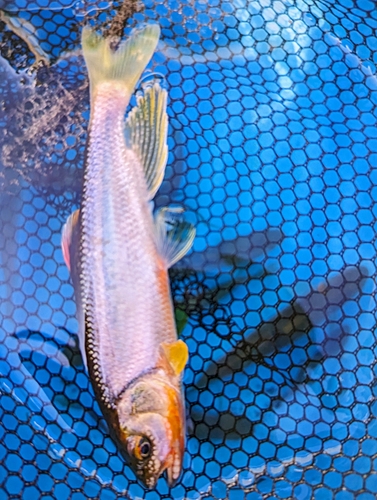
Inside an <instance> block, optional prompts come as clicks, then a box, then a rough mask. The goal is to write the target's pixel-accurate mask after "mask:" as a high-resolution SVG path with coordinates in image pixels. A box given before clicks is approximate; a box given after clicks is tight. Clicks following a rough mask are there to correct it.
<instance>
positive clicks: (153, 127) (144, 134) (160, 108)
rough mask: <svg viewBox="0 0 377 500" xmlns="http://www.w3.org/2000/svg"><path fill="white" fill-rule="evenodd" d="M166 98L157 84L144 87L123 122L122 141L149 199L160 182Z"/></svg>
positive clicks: (164, 154)
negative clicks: (131, 153)
mask: <svg viewBox="0 0 377 500" xmlns="http://www.w3.org/2000/svg"><path fill="white" fill-rule="evenodd" d="M166 99H167V93H166V90H164V89H162V88H161V87H160V85H159V84H158V83H155V84H154V85H153V86H151V87H148V88H146V89H145V91H144V94H143V95H141V96H138V97H137V106H135V107H134V108H133V109H132V110H131V112H130V114H129V115H128V117H127V120H126V125H125V138H126V142H127V145H128V147H129V148H131V149H132V150H133V151H134V152H135V153H136V154H137V156H138V157H139V160H140V162H141V164H142V166H143V168H144V174H145V178H146V181H147V185H148V191H149V199H150V200H151V199H152V198H153V197H154V195H155V194H156V192H157V190H158V188H159V187H160V185H161V182H162V179H163V178H164V174H165V166H166V161H167V158H168V146H167V143H166V141H167V132H168V115H167V113H166Z"/></svg>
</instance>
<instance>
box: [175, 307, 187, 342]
mask: <svg viewBox="0 0 377 500" xmlns="http://www.w3.org/2000/svg"><path fill="white" fill-rule="evenodd" d="M187 321H188V315H187V314H186V312H185V311H182V309H176V310H175V323H176V325H177V333H178V337H180V336H181V333H182V332H183V329H184V327H185V326H186V325H187Z"/></svg>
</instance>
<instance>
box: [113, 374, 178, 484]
mask: <svg viewBox="0 0 377 500" xmlns="http://www.w3.org/2000/svg"><path fill="white" fill-rule="evenodd" d="M162 374H163V373H162ZM162 374H160V373H150V374H146V375H144V376H143V377H142V378H141V379H140V380H139V381H136V382H135V383H134V384H132V386H131V387H130V388H129V389H127V390H126V391H125V393H124V394H123V396H122V397H121V398H120V400H119V402H118V404H117V416H118V424H119V426H118V432H117V434H118V438H119V441H120V442H121V449H122V451H123V453H124V455H125V457H126V459H127V461H128V462H129V464H130V466H131V467H132V469H133V470H134V472H135V474H136V476H137V477H138V479H139V480H140V481H141V482H142V483H144V484H145V486H147V487H148V488H153V487H154V486H155V485H156V483H157V480H158V478H159V477H160V476H161V474H162V473H163V472H164V471H166V472H167V480H168V484H169V486H173V485H174V484H175V482H176V481H177V480H178V478H179V476H180V473H181V469H182V460H183V453H184V448H185V434H186V427H185V426H186V423H185V420H186V419H185V406H184V398H183V396H182V392H181V389H180V384H179V383H177V384H174V380H173V381H172V380H169V379H168V378H167V377H166V374H163V376H161V375H162Z"/></svg>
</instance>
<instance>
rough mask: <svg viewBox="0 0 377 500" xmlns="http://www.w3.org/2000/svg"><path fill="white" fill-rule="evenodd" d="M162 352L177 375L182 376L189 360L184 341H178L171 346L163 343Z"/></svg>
mask: <svg viewBox="0 0 377 500" xmlns="http://www.w3.org/2000/svg"><path fill="white" fill-rule="evenodd" d="M161 347H162V350H163V352H164V354H165V356H166V358H167V360H168V361H169V364H170V365H171V367H172V368H173V370H174V373H175V374H176V375H180V374H181V373H182V371H183V370H184V368H185V366H186V363H187V360H188V348H187V345H186V344H185V343H184V342H183V340H177V341H176V342H173V343H171V344H168V343H166V342H163V343H162V344H161Z"/></svg>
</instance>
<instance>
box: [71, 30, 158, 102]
mask: <svg viewBox="0 0 377 500" xmlns="http://www.w3.org/2000/svg"><path fill="white" fill-rule="evenodd" d="M159 36H160V27H159V26H158V25H157V24H149V25H147V26H145V27H144V28H143V29H139V30H134V31H133V32H132V34H131V36H130V37H129V38H128V39H127V40H126V41H125V42H123V43H121V44H120V46H119V47H118V49H117V50H114V49H113V48H112V47H111V39H109V38H104V37H103V36H100V35H97V34H96V33H95V32H94V31H93V30H91V29H90V28H88V27H86V28H84V29H83V31H82V38H81V41H82V49H83V54H84V59H85V62H86V65H87V68H88V73H89V81H90V87H91V93H92V95H93V94H94V93H95V92H96V89H97V88H98V86H99V85H101V83H104V82H114V83H115V82H116V83H120V84H121V85H122V86H124V89H125V91H126V92H127V93H128V94H129V95H131V94H132V92H133V90H134V88H135V85H136V83H137V81H138V80H139V78H140V76H141V74H142V72H143V71H144V69H145V67H146V66H147V64H148V63H149V61H150V59H151V58H152V55H153V53H154V51H155V49H156V47H157V44H158V40H159Z"/></svg>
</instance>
